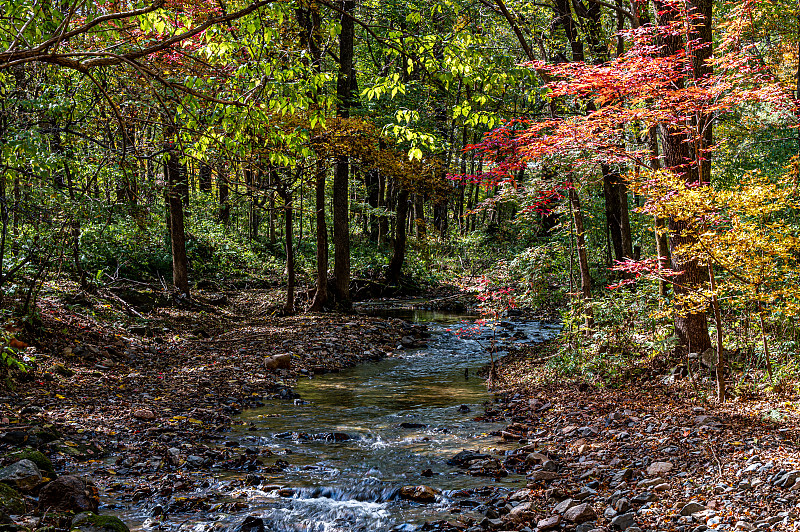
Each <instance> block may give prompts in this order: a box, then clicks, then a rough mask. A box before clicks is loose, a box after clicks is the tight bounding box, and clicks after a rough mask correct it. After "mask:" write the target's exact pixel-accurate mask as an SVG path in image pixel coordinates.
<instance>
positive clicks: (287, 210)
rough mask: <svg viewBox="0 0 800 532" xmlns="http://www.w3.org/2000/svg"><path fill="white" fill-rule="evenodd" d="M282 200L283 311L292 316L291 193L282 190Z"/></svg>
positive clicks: (293, 283) (293, 276)
mask: <svg viewBox="0 0 800 532" xmlns="http://www.w3.org/2000/svg"><path fill="white" fill-rule="evenodd" d="M280 195H281V198H283V212H284V222H285V226H286V304H285V305H284V306H283V311H284V313H286V314H287V315H289V314H294V285H295V272H294V269H295V268H294V240H293V227H292V224H293V219H292V218H293V216H292V215H293V214H294V213H293V212H292V192H291V190H284V191H281V193H280Z"/></svg>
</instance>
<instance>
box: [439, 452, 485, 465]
mask: <svg viewBox="0 0 800 532" xmlns="http://www.w3.org/2000/svg"><path fill="white" fill-rule="evenodd" d="M487 458H491V456H489V455H488V454H481V453H476V452H475V451H461V452H460V453H458V454H457V455H455V456H454V457H452V458H451V459H449V460H448V461H447V465H451V466H459V467H464V466H466V465H468V464H469V463H470V462H471V461H473V460H485V459H487Z"/></svg>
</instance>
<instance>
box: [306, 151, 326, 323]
mask: <svg viewBox="0 0 800 532" xmlns="http://www.w3.org/2000/svg"><path fill="white" fill-rule="evenodd" d="M314 193H315V205H314V208H315V211H316V221H317V290H316V292H315V293H314V300H313V301H312V302H311V307H310V308H309V310H311V311H314V312H320V311H322V309H323V308H324V307H325V304H326V303H327V302H328V224H327V222H326V221H325V169H324V168H323V166H322V162H321V161H320V162H318V163H317V179H316V183H315V184H314Z"/></svg>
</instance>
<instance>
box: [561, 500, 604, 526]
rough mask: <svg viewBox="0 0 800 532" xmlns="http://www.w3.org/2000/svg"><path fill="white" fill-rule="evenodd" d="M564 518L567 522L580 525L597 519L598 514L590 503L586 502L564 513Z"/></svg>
mask: <svg viewBox="0 0 800 532" xmlns="http://www.w3.org/2000/svg"><path fill="white" fill-rule="evenodd" d="M564 518H565V519H566V520H567V521H572V522H573V523H578V524H580V523H585V522H586V521H593V520H594V519H597V513H595V511H594V508H592V507H591V505H590V504H589V503H586V502H585V503H583V504H579V505H577V506H573V507H572V508H570V509H569V510H567V511H566V512H565V513H564Z"/></svg>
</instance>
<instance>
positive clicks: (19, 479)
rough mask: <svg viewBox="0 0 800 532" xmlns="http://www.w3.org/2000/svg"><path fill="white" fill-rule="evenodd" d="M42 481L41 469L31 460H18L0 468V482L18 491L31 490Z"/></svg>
mask: <svg viewBox="0 0 800 532" xmlns="http://www.w3.org/2000/svg"><path fill="white" fill-rule="evenodd" d="M43 481H44V479H43V478H42V473H41V471H39V468H38V467H36V464H34V463H33V462H32V461H31V460H27V459H26V460H20V461H18V462H14V463H13V464H11V465H10V466H7V467H4V468H3V469H0V482H2V483H4V484H8V485H9V486H11V487H12V488H15V489H18V490H19V491H23V492H24V491H33V490H35V489H36V488H37V487H39V485H40V484H41V483H42V482H43Z"/></svg>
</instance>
